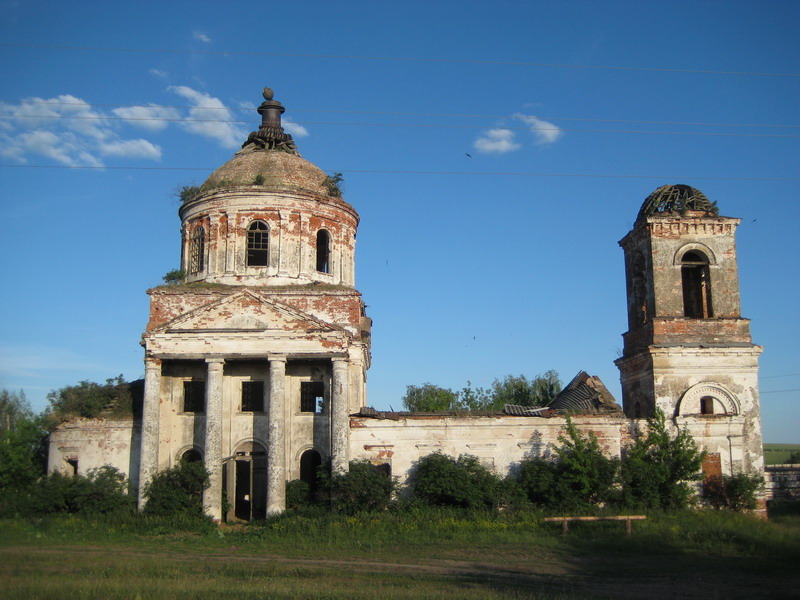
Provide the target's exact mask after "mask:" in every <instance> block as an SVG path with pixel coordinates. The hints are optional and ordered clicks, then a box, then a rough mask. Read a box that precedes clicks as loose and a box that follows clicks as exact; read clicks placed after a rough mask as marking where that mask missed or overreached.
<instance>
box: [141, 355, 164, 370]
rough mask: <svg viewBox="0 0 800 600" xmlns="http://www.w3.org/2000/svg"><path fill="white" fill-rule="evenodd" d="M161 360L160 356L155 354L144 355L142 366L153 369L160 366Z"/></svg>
mask: <svg viewBox="0 0 800 600" xmlns="http://www.w3.org/2000/svg"><path fill="white" fill-rule="evenodd" d="M162 362H163V361H162V360H161V359H160V358H156V357H155V356H145V357H144V368H145V369H155V368H157V367H161V364H162Z"/></svg>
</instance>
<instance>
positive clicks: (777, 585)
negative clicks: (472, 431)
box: [0, 511, 800, 600]
mask: <svg viewBox="0 0 800 600" xmlns="http://www.w3.org/2000/svg"><path fill="white" fill-rule="evenodd" d="M166 529H167V528H163V527H161V526H159V525H158V524H157V523H150V524H145V525H142V524H141V522H134V521H131V520H129V521H126V520H117V521H115V520H112V519H105V520H103V519H94V520H93V519H88V518H76V517H70V516H66V517H59V518H48V519H39V520H32V521H24V520H5V521H1V522H0V581H2V595H3V598H6V599H18V598H19V599H21V598H58V599H59V600H62V599H71V598H86V599H94V598H97V599H101V598H102V599H104V600H105V599H111V600H113V599H117V598H119V599H122V598H126V599H128V598H135V599H142V600H145V599H162V598H170V599H171V598H176V599H195V598H197V599H199V598H203V599H206V598H222V599H234V598H237V599H238V598H248V599H258V598H265V599H266V598H270V599H272V598H276V599H283V598H304V599H305V598H309V599H345V598H347V599H356V600H358V599H364V600H366V599H369V600H373V599H376V598H377V599H379V600H393V599H401V598H403V599H405V598H434V599H456V598H458V599H472V598H474V599H494V598H513V599H518V598H587V597H588V598H661V597H672V598H753V597H760V598H763V597H773V598H782V597H785V598H789V597H796V594H797V593H798V591H800V573H798V572H797V569H796V565H797V562H798V559H800V543H799V542H800V515H797V514H795V515H782V516H781V515H777V516H774V518H772V519H771V521H770V522H765V521H762V520H758V519H756V518H754V517H750V516H743V515H737V514H728V513H715V512H702V513H701V512H694V513H691V512H689V513H676V514H670V515H664V514H655V515H650V516H649V518H648V520H647V521H642V522H636V523H635V524H634V526H633V535H632V536H631V537H627V536H626V535H625V532H624V530H625V528H624V525H623V524H622V523H620V522H599V523H581V524H577V525H574V526H573V527H571V530H570V534H569V535H568V536H566V537H565V536H562V535H561V533H560V527H559V526H558V525H553V524H546V523H542V522H541V521H540V520H539V519H538V518H537V517H535V516H533V515H528V516H524V515H500V516H493V515H472V516H470V517H465V516H463V515H460V514H458V513H452V512H446V511H441V512H430V513H425V514H418V515H408V514H404V515H395V514H381V515H364V516H358V517H321V518H307V517H299V516H288V517H284V518H280V519H275V520H273V521H270V522H267V523H262V524H255V525H247V526H238V527H223V528H222V529H219V530H217V529H215V528H213V527H204V528H198V529H196V530H195V531H193V532H169V531H167V530H166Z"/></svg>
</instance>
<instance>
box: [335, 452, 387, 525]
mask: <svg viewBox="0 0 800 600" xmlns="http://www.w3.org/2000/svg"><path fill="white" fill-rule="evenodd" d="M329 485H330V495H331V499H332V502H333V507H334V508H335V509H336V510H337V511H338V512H342V513H346V514H355V513H357V512H361V511H373V510H383V509H384V508H386V507H387V506H389V503H390V502H391V500H392V494H393V493H394V489H395V482H394V480H393V479H392V477H391V476H390V475H389V474H388V473H387V472H386V471H384V470H382V469H380V468H379V467H376V466H375V465H373V464H372V463H370V462H369V461H368V460H354V461H350V470H349V471H348V472H346V473H333V474H332V475H331V477H330V484H329Z"/></svg>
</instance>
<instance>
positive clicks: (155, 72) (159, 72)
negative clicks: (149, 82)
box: [148, 69, 168, 79]
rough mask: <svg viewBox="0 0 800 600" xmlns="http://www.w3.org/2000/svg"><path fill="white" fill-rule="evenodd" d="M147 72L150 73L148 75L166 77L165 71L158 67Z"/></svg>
mask: <svg viewBox="0 0 800 600" xmlns="http://www.w3.org/2000/svg"><path fill="white" fill-rule="evenodd" d="M148 73H150V75H152V76H153V77H158V78H159V79H166V78H167V75H168V73H167V72H166V71H162V70H160V69H150V70H149V71H148Z"/></svg>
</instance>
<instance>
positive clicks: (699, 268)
mask: <svg viewBox="0 0 800 600" xmlns="http://www.w3.org/2000/svg"><path fill="white" fill-rule="evenodd" d="M681 282H682V284H683V316H685V317H689V318H690V319H708V318H710V317H712V316H714V315H713V312H712V310H711V278H710V273H709V269H708V259H707V258H706V257H705V255H704V254H703V253H702V252H696V251H694V250H692V251H691V252H687V253H686V254H684V255H683V260H681Z"/></svg>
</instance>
